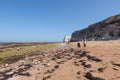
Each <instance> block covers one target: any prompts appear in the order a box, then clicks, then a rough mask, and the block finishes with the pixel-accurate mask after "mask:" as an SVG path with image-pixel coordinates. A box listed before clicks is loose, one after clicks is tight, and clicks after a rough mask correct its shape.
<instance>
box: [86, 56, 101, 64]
mask: <svg viewBox="0 0 120 80" xmlns="http://www.w3.org/2000/svg"><path fill="white" fill-rule="evenodd" d="M87 58H88V59H89V60H93V61H96V62H101V61H102V59H99V58H97V57H95V56H90V55H87Z"/></svg>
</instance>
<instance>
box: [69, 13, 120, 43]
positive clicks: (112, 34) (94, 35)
mask: <svg viewBox="0 0 120 80" xmlns="http://www.w3.org/2000/svg"><path fill="white" fill-rule="evenodd" d="M83 38H86V39H87V40H113V39H120V14H118V15H115V16H112V17H109V18H107V19H105V20H103V21H100V22H97V23H95V24H92V25H90V26H88V27H87V28H85V29H83V30H78V31H75V32H73V33H72V38H71V41H77V40H82V39H83Z"/></svg>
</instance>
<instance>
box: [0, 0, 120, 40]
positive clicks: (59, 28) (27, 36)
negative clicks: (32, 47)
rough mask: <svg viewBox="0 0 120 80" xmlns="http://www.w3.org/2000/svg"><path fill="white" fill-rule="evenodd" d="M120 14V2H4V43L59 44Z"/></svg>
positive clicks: (0, 9) (0, 4)
mask: <svg viewBox="0 0 120 80" xmlns="http://www.w3.org/2000/svg"><path fill="white" fill-rule="evenodd" d="M119 13H120V0H0V42H57V41H63V38H64V36H66V35H71V34H72V33H73V32H74V31H76V30H81V29H83V28H86V27H88V25H90V24H93V23H96V22H99V21H101V20H104V19H106V18H108V17H110V16H114V15H117V14H119Z"/></svg>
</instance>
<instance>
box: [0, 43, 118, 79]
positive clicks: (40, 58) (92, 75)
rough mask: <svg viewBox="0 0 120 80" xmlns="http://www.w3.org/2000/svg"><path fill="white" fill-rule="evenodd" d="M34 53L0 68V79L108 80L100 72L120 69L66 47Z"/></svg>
mask: <svg viewBox="0 0 120 80" xmlns="http://www.w3.org/2000/svg"><path fill="white" fill-rule="evenodd" d="M37 53H38V54H37V55H33V56H26V57H25V59H23V60H19V61H18V62H16V63H13V64H9V65H7V66H6V67H4V68H2V69H0V80H107V79H106V77H105V76H104V75H102V73H104V72H105V71H106V70H108V69H111V70H112V71H113V72H115V71H116V72H117V71H119V70H120V63H118V62H115V61H110V62H108V63H106V62H104V60H103V59H101V58H100V57H97V56H94V55H92V54H91V53H90V52H89V51H84V50H76V49H73V48H70V47H68V46H65V45H60V46H58V47H55V48H51V49H48V50H46V51H43V52H37ZM98 65H99V66H98ZM119 79H120V76H118V77H116V78H114V79H111V80H119Z"/></svg>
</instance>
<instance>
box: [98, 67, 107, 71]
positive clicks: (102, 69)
mask: <svg viewBox="0 0 120 80" xmlns="http://www.w3.org/2000/svg"><path fill="white" fill-rule="evenodd" d="M106 68H107V67H104V68H102V67H101V68H98V71H99V72H103V71H104V70H105V69H106Z"/></svg>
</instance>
